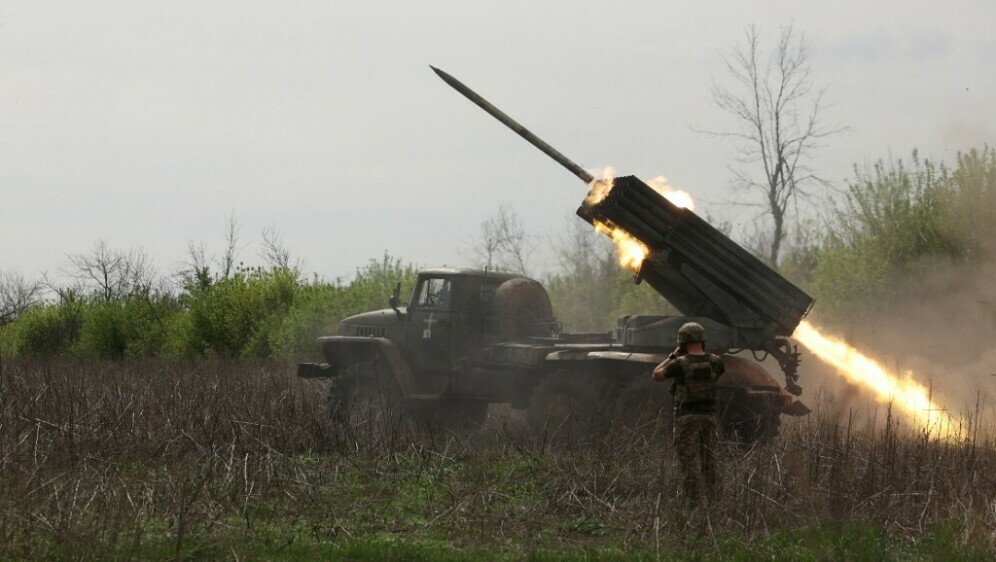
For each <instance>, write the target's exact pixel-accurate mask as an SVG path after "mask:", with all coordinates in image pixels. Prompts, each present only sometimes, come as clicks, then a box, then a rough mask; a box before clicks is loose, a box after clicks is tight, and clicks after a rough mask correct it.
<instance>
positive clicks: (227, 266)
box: [218, 213, 239, 278]
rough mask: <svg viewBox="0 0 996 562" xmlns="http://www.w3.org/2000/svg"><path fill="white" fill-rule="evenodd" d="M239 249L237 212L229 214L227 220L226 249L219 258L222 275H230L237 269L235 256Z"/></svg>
mask: <svg viewBox="0 0 996 562" xmlns="http://www.w3.org/2000/svg"><path fill="white" fill-rule="evenodd" d="M238 251H239V221H238V220H237V219H236V218H235V213H231V214H229V215H228V218H227V219H226V220H225V251H224V253H222V255H221V258H220V259H219V263H218V265H219V267H220V269H221V276H222V277H226V278H227V277H230V276H231V274H232V273H233V270H234V269H235V257H236V254H238Z"/></svg>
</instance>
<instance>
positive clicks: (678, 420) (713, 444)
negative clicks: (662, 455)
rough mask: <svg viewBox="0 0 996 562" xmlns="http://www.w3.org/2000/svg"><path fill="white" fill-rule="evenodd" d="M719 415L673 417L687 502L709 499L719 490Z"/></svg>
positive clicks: (676, 448)
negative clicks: (717, 428) (717, 434)
mask: <svg viewBox="0 0 996 562" xmlns="http://www.w3.org/2000/svg"><path fill="white" fill-rule="evenodd" d="M717 444H718V439H717V436H716V417H715V416H713V415H709V414H683V415H680V416H675V418H674V450H675V453H676V454H677V455H678V461H679V462H680V463H681V473H682V476H683V477H684V490H685V501H686V502H688V503H689V505H690V506H695V505H697V504H698V503H699V502H701V501H703V500H704V499H706V496H708V498H709V499H711V498H712V496H713V495H714V494H715V493H716V489H717V485H718V482H717V475H716V473H717V462H716V452H717Z"/></svg>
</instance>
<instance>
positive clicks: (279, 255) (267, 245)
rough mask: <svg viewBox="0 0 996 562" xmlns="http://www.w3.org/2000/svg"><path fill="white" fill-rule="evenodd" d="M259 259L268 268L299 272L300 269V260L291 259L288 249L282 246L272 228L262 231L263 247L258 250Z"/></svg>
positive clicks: (279, 238)
mask: <svg viewBox="0 0 996 562" xmlns="http://www.w3.org/2000/svg"><path fill="white" fill-rule="evenodd" d="M260 257H261V258H263V259H264V260H266V263H267V264H269V265H270V267H273V268H276V269H287V270H292V269H297V270H300V269H301V267H302V265H301V260H300V259H295V260H292V259H291V251H290V248H288V247H287V245H286V244H284V241H283V239H282V238H281V237H280V234H279V233H277V230H276V229H275V228H273V227H267V228H264V229H263V247H262V248H261V249H260Z"/></svg>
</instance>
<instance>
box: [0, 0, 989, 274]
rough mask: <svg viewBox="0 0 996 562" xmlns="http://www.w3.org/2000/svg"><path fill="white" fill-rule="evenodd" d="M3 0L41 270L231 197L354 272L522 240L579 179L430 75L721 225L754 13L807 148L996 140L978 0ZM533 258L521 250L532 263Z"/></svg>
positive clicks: (0, 248)
mask: <svg viewBox="0 0 996 562" xmlns="http://www.w3.org/2000/svg"><path fill="white" fill-rule="evenodd" d="M809 4H810V3H803V2H799V1H798V0H796V1H785V2H777V1H772V2H745V1H743V0H736V1H725V2H695V3H693V2H684V3H677V2H660V1H656V2H651V1H628V2H582V1H577V0H574V1H570V2H568V1H558V2H537V1H530V2H519V1H506V2H493V1H491V2H470V1H467V0H460V1H455V0H454V1H447V2H394V3H388V2H375V1H368V2H327V1H326V2H266V3H263V2H250V1H246V0H240V1H231V2H204V1H199V2H180V1H172V2H141V1H135V0H129V1H123V2H98V1H91V2H60V3H56V2H37V1H24V2H22V1H16V0H4V1H3V2H2V3H0V269H11V268H13V269H18V270H20V271H21V272H23V273H25V274H28V275H32V276H33V275H35V274H37V273H38V272H40V271H42V270H49V271H52V272H54V271H56V270H57V269H58V268H59V267H60V266H63V265H64V264H65V262H66V260H65V254H66V253H73V252H81V251H86V250H87V249H89V248H90V247H91V246H92V245H93V243H94V242H95V241H96V240H97V239H99V238H103V239H105V240H107V241H108V242H109V243H110V244H111V245H112V246H116V247H120V248H129V247H133V246H141V247H143V248H145V249H146V250H147V251H148V252H149V254H151V255H152V256H153V257H154V258H155V260H156V262H157V263H158V264H159V266H160V267H161V268H162V269H170V268H172V267H174V266H175V264H176V263H177V262H178V261H179V260H181V259H183V257H184V254H185V251H186V244H187V241H195V242H196V241H204V242H205V243H206V244H207V246H208V247H209V249H210V248H213V249H215V250H220V247H221V244H222V231H223V226H224V222H225V217H226V215H227V214H229V213H233V212H234V213H235V215H236V216H237V218H238V219H239V221H240V223H241V225H242V239H243V241H244V242H245V243H246V247H245V248H244V249H243V251H242V256H243V259H245V261H247V262H253V263H255V262H258V261H259V259H258V258H257V256H256V252H257V249H258V241H259V239H260V232H261V231H262V229H263V228H265V227H273V228H275V229H276V230H277V231H278V232H279V233H280V234H281V235H282V237H283V239H284V241H285V243H286V244H287V245H288V246H289V247H290V248H291V249H292V250H293V251H294V252H295V254H296V255H297V256H298V257H301V258H303V259H304V260H305V261H306V268H307V269H308V270H309V271H315V272H317V273H319V274H320V275H322V276H325V277H330V278H331V277H337V276H343V277H349V276H350V275H351V274H352V272H353V271H354V270H355V268H356V267H357V266H360V265H362V264H364V263H365V262H366V261H367V260H368V259H370V258H375V257H378V256H379V255H380V254H381V253H382V252H383V251H384V250H387V251H389V252H390V253H391V254H393V255H396V256H400V257H403V258H404V259H406V260H410V261H414V262H417V263H420V264H425V265H440V264H444V263H445V264H455V263H461V262H465V261H466V260H465V259H462V258H461V255H462V254H461V251H460V250H461V248H462V247H463V246H464V244H465V241H466V239H467V238H468V237H470V236H471V235H473V234H475V233H476V232H477V230H478V225H479V223H480V222H481V221H482V220H483V219H484V218H486V217H487V216H488V215H490V214H491V213H493V212H494V210H495V209H496V207H497V206H498V205H499V204H502V203H508V204H510V205H511V206H512V207H513V208H514V209H515V210H516V211H517V212H518V213H519V215H520V217H521V218H522V220H523V222H524V223H525V225H526V227H527V228H528V229H529V230H530V231H531V232H533V233H534V234H536V235H537V236H538V237H540V239H541V240H546V239H549V238H550V237H554V236H556V235H557V232H558V231H559V230H561V229H563V228H564V226H565V225H566V224H567V221H568V220H570V215H571V213H572V212H573V210H574V208H576V206H577V205H578V204H579V202H580V200H581V198H582V197H583V195H584V189H583V186H582V185H580V183H579V182H578V181H577V180H576V179H575V178H574V177H573V176H571V175H570V174H569V173H568V172H566V171H565V170H563V169H561V168H560V167H559V166H557V165H556V164H554V163H553V162H552V161H550V160H548V159H547V158H546V157H545V156H543V155H542V154H541V153H539V152H538V151H536V150H535V149H534V148H532V147H531V146H529V145H528V144H526V143H525V142H523V141H522V140H520V139H519V138H518V137H516V136H515V135H514V134H512V133H511V132H509V131H508V130H505V129H504V128H503V127H502V126H501V125H500V124H498V123H497V122H496V121H494V120H493V119H492V118H490V117H488V116H487V115H485V114H484V113H483V112H481V111H480V110H479V109H478V108H476V107H474V106H472V105H471V104H470V103H469V102H467V101H466V100H464V99H463V98H462V97H460V96H459V95H458V94H457V93H456V92H454V91H452V90H450V89H449V87H447V86H446V85H445V84H444V83H443V82H442V81H440V80H439V79H438V78H436V76H435V75H434V74H433V73H432V72H431V71H430V70H429V68H428V65H429V64H434V65H436V66H439V67H441V68H443V69H444V70H447V71H448V72H450V73H451V74H453V75H454V76H456V77H457V78H459V79H461V80H463V81H464V82H465V83H467V84H468V85H470V86H471V87H472V88H475V89H476V90H477V91H478V92H480V93H481V94H483V95H485V96H486V97H488V98H489V99H490V100H491V101H492V102H494V103H495V104H496V105H498V106H499V107H501V108H502V109H504V110H505V111H506V112H508V113H509V114H511V115H512V116H514V117H515V118H517V119H519V120H520V121H521V122H522V123H523V124H525V125H526V126H527V127H529V128H531V129H532V130H533V131H535V132H536V133H538V134H539V135H540V136H542V137H544V138H545V139H546V140H547V141H549V142H550V143H551V144H553V145H554V146H556V147H558V148H559V149H560V150H561V151H562V152H564V153H565V154H567V155H568V156H569V157H571V158H573V159H574V160H576V161H577V162H579V163H580V164H582V165H584V166H586V167H589V168H595V167H601V166H605V165H612V166H614V167H615V168H616V169H617V170H618V171H619V172H620V173H625V174H630V173H631V174H636V175H639V176H642V177H651V176H656V175H659V174H663V175H664V176H666V177H668V178H669V179H670V180H671V183H672V184H673V185H674V186H675V187H678V188H681V189H685V190H687V191H690V192H692V193H693V194H694V195H696V196H697V197H698V198H699V199H700V200H704V201H705V204H703V205H702V206H701V207H702V208H704V209H705V210H706V211H709V212H710V213H712V214H714V215H720V216H723V217H726V218H729V219H730V220H732V221H733V222H741V221H743V220H744V216H745V215H744V211H743V210H742V209H731V208H730V207H728V206H726V205H724V204H723V201H724V200H725V199H726V198H727V197H728V196H729V194H730V192H729V189H728V185H729V180H730V174H729V173H728V171H727V170H726V166H727V164H729V163H730V162H731V159H732V157H733V151H732V149H731V147H730V146H729V145H728V144H726V143H724V142H721V141H719V140H717V139H715V138H712V137H708V136H704V135H701V134H697V133H694V132H692V130H691V128H692V127H699V128H723V127H724V126H729V125H730V124H731V122H730V121H729V119H728V118H727V117H726V116H725V115H723V114H722V113H720V112H719V110H717V109H715V107H714V106H713V105H712V103H711V100H710V89H711V86H712V83H713V82H714V81H716V80H722V79H723V78H724V76H723V67H722V61H721V58H720V53H721V51H722V50H723V49H726V48H729V47H730V46H732V45H733V44H734V43H735V42H736V41H738V40H739V39H741V38H742V35H743V30H744V27H745V26H746V25H747V24H749V23H756V24H758V25H759V26H761V28H762V30H763V31H764V32H765V34H766V36H767V37H768V38H772V37H774V36H775V35H776V34H777V32H778V27H779V26H780V25H782V24H785V23H788V22H790V21H794V22H795V25H796V27H797V29H799V30H801V31H804V32H805V33H806V34H807V37H808V38H809V40H810V41H811V43H812V46H813V48H814V56H813V58H812V63H813V67H814V74H815V78H816V80H817V81H818V82H825V83H827V84H828V85H829V90H828V93H827V99H828V100H829V101H830V102H831V103H832V106H831V107H830V109H829V111H828V112H827V114H826V115H827V117H828V118H829V119H830V120H831V121H832V122H835V123H840V124H844V125H849V126H851V127H852V129H851V131H850V132H849V133H847V134H846V135H844V136H839V137H836V138H834V139H833V140H831V141H830V143H829V145H828V146H827V147H826V148H825V149H824V150H823V151H821V152H820V153H819V155H818V158H817V160H816V161H815V163H814V164H815V167H816V168H817V170H818V171H820V172H821V173H822V174H823V175H824V176H826V177H828V178H830V179H832V180H836V181H838V182H842V181H843V180H844V179H845V178H846V177H847V176H849V175H850V174H851V166H852V164H853V163H855V162H862V161H866V160H868V159H874V158H878V157H884V156H888V155H889V154H890V153H893V154H895V155H897V156H905V155H907V154H908V153H909V150H910V149H911V148H913V147H918V148H919V149H920V150H921V152H922V153H923V154H925V155H928V156H931V157H935V158H947V159H949V158H951V157H953V156H954V154H955V152H956V151H957V150H959V149H964V148H969V147H972V146H980V145H981V144H982V143H983V142H987V141H988V142H990V143H993V142H994V139H996V115H994V112H993V109H992V106H993V103H992V102H993V101H994V100H996V68H994V61H996V34H993V33H992V22H993V21H996V2H993V1H992V0H974V1H972V0H970V1H962V2H947V3H941V2H936V1H930V2H927V1H920V0H916V1H911V0H907V1H877V2H869V1H867V0H865V1H851V0H846V1H838V2H820V3H812V6H810V5H809ZM550 265H551V264H550V258H549V257H548V256H545V255H544V254H543V253H542V252H539V253H537V255H536V256H535V258H534V260H533V268H534V269H536V270H543V269H545V268H548V267H549V266H550Z"/></svg>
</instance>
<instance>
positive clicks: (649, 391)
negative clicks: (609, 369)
mask: <svg viewBox="0 0 996 562" xmlns="http://www.w3.org/2000/svg"><path fill="white" fill-rule="evenodd" d="M670 390H671V383H661V382H657V381H655V380H653V379H652V378H650V376H649V375H648V376H641V377H639V378H636V379H633V380H632V381H630V382H629V384H627V385H626V386H624V387H623V388H622V390H620V391H619V396H618V397H617V398H616V402H615V408H614V409H613V416H612V421H613V423H614V424H615V425H616V427H621V428H622V429H624V430H625V431H627V432H630V433H638V434H642V435H652V434H653V433H657V432H670V431H671V423H672V418H673V415H672V413H671V409H672V408H673V401H672V398H671V393H670Z"/></svg>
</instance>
